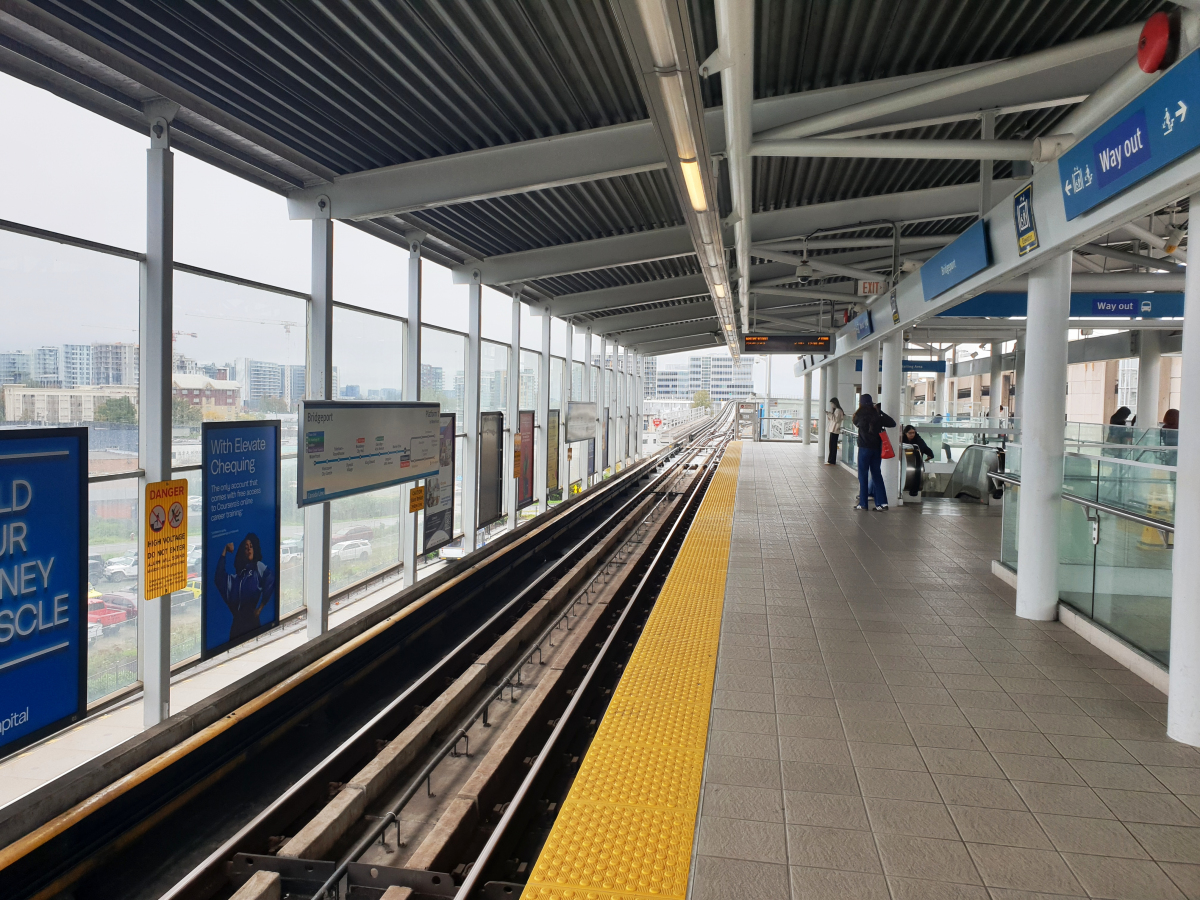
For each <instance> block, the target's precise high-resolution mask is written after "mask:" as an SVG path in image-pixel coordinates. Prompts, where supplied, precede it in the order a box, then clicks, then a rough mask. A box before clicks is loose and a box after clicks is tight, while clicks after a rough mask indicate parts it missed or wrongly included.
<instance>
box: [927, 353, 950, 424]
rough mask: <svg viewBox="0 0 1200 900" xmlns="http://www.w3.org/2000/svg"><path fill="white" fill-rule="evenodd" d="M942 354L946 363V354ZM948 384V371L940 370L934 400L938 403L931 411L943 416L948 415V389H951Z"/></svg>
mask: <svg viewBox="0 0 1200 900" xmlns="http://www.w3.org/2000/svg"><path fill="white" fill-rule="evenodd" d="M940 356H941V358H942V362H943V363H944V362H945V361H946V354H945V353H944V352H943V353H941V354H940ZM948 384H949V383H948V382H947V381H946V373H945V372H938V373H937V380H936V386H935V388H934V390H935V391H936V392H937V396H936V397H934V401H933V402H934V404H936V405H934V406H932V407H931V410H930V411H931V412H937V413H940V414H941V415H942V416H945V415H946V391H947V390H949V387H948Z"/></svg>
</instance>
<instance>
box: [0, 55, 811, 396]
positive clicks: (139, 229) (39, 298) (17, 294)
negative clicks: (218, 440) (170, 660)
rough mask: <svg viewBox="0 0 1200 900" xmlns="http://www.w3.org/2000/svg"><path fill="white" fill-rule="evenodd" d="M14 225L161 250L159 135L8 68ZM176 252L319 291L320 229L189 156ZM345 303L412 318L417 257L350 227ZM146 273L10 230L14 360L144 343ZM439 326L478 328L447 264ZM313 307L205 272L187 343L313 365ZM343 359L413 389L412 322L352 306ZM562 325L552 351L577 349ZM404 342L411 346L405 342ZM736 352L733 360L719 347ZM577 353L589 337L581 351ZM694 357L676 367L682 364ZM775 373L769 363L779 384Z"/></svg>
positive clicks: (357, 374) (433, 276)
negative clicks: (313, 255) (151, 203)
mask: <svg viewBox="0 0 1200 900" xmlns="http://www.w3.org/2000/svg"><path fill="white" fill-rule="evenodd" d="M0 109H3V110H4V112H5V135H4V139H3V140H2V141H0V171H3V172H4V173H5V176H6V177H5V179H4V180H5V189H4V191H2V192H0V218H3V219H8V220H10V221H14V222H20V223H22V224H25V225H33V226H36V227H38V228H43V229H47V230H49V231H56V232H60V233H64V234H70V235H74V236H77V237H82V238H86V239H88V240H91V241H97V242H100V243H103V244H109V245H112V246H116V247H122V248H125V249H130V250H136V251H143V250H144V249H145V245H146V225H145V222H146V174H145V166H146V149H147V147H148V145H149V141H148V139H147V138H145V137H143V136H142V135H140V134H138V133H137V132H135V131H133V130H131V129H128V128H126V127H124V126H122V125H117V124H115V123H113V122H110V121H109V120H107V119H104V118H102V117H100V116H97V115H95V114H93V113H90V112H88V111H86V110H83V109H81V108H80V107H77V106H75V105H73V104H71V103H69V102H67V101H66V100H62V99H60V98H58V97H56V96H54V95H53V94H50V93H48V92H47V91H43V90H41V89H39V88H35V87H32V86H30V85H27V84H25V83H24V82H22V81H19V80H17V79H15V78H12V77H10V76H8V75H4V74H0ZM174 159H175V258H176V260H177V261H178V262H183V263H189V264H191V265H195V266H201V267H203V268H206V269H212V270H215V271H220V272H226V273H229V274H233V275H238V276H240V277H243V278H248V279H253V280H255V281H259V282H263V283H267V284H273V285H277V286H280V287H285V288H290V289H292V290H298V291H308V289H309V253H310V227H311V226H310V223H308V222H306V221H298V222H293V221H290V220H289V219H288V217H287V209H286V204H285V202H284V199H283V197H282V196H280V195H278V194H274V193H272V192H270V191H267V190H264V189H262V188H259V187H257V186H255V185H252V184H250V183H249V182H247V181H244V180H242V179H241V178H238V177H236V176H234V175H230V174H228V173H226V172H223V171H221V170H220V169H217V168H215V167H213V166H210V165H208V164H206V163H203V162H201V161H199V160H196V159H193V158H192V157H189V156H188V155H187V154H185V153H183V152H176V153H175V155H174ZM334 242H335V256H334V259H335V262H334V295H335V297H336V298H337V299H338V300H340V301H342V302H345V303H352V304H355V305H357V306H363V307H367V308H370V309H376V310H380V311H383V312H388V313H391V314H393V315H405V314H406V311H407V265H408V261H407V257H408V254H407V252H406V251H403V250H401V249H400V248H397V247H394V246H392V245H391V244H387V243H385V242H383V241H380V240H377V239H375V238H372V237H370V236H368V235H365V234H363V233H362V232H360V231H358V230H356V229H354V228H352V227H349V226H345V225H342V224H341V223H338V224H337V226H336V227H335V232H334ZM137 269H138V267H137V264H136V263H135V262H133V261H130V260H124V259H120V258H117V257H112V256H105V255H102V254H97V253H94V252H90V251H85V250H78V249H74V248H71V247H66V246H63V245H61V244H55V243H51V242H47V241H43V240H38V239H35V238H27V237H24V236H20V235H14V234H12V233H10V232H0V309H3V323H4V324H3V328H0V350H32V349H33V348H35V347H38V346H42V345H55V344H65V343H92V342H94V341H130V342H133V341H136V340H137V329H138V271H137ZM423 277H424V282H423V283H424V310H423V319H424V321H425V322H426V323H429V324H436V325H440V326H442V327H447V328H455V329H456V330H464V331H465V330H466V329H465V319H466V291H467V288H466V286H465V285H454V284H452V283H451V278H450V274H449V272H448V271H446V270H445V269H442V268H441V267H440V266H436V265H431V264H427V265H426V268H425V272H424V276H423ZM483 319H484V320H483V334H484V337H486V338H489V339H492V340H499V341H504V342H507V341H508V340H509V339H510V335H511V300H510V299H509V298H508V297H507V296H505V295H503V294H501V293H500V292H498V291H491V290H485V292H484V317H483ZM304 321H305V311H304V303H303V301H301V300H299V299H296V298H293V297H288V296H284V295H279V294H272V293H266V292H262V291H256V290H251V289H248V288H242V287H236V286H233V285H229V284H227V283H224V282H217V281H212V280H210V279H205V278H201V277H198V276H193V275H186V274H179V273H177V275H176V278H175V329H176V330H177V331H178V332H180V334H179V335H178V336H177V338H176V345H175V349H176V351H177V352H180V353H184V354H186V355H187V356H190V357H193V358H195V359H197V360H199V361H201V362H210V361H211V362H215V363H217V364H222V363H225V362H232V361H233V360H235V359H237V358H239V357H244V356H249V357H252V358H256V359H266V360H272V361H276V362H282V363H302V362H303V360H304ZM334 334H335V346H334V364H335V365H337V366H338V369H339V377H340V381H341V383H342V384H360V385H361V386H363V388H364V389H366V388H370V387H397V388H398V387H399V386H400V383H399V379H400V373H401V371H402V367H401V364H400V357H399V355H398V350H399V344H400V343H401V340H400V328H399V325H398V324H396V325H389V324H387V323H381V322H380V321H379V320H378V319H373V320H369V319H366V318H365V317H363V316H358V315H355V314H353V313H346V312H339V313H338V317H337V319H336V321H335V328H334ZM564 341H565V326H564V324H563V323H562V322H559V321H557V320H556V321H554V323H553V328H552V352H553V353H554V354H556V355H562V354H563V353H564V351H565V344H564ZM521 344H522V346H523V347H526V348H529V349H539V348H540V346H541V320H540V319H536V318H533V317H531V316H530V315H529V309H528V307H524V306H523V308H522V335H521ZM393 347H396V348H397V352H393V350H392V348H393ZM707 352H709V353H716V354H719V355H726V354H727V351H725V350H714V351H707ZM575 354H576V358H577V359H578V358H580V357H581V354H582V338H578V339H577V341H576V350H575ZM686 355H687V354H673V355H670V356H664V357H662V360H663V361H664V362H670V361H673V360H682V359H684V358H686ZM793 362H794V359H793V358H792V357H790V356H789V357H779V358H776V360H775V363H774V368H773V370H772V374H773V385H774V393H775V394H776V396H798V395H799V394H798V392H799V390H800V383H799V379H794V378H793V377H792V364H793ZM765 375H766V366H765V364H764V361H763V360H761V359H760V360H759V361H758V363H757V365H755V385H756V389H757V390H758V391H759V392H762V391H763V390H764V389H765V385H766V377H765Z"/></svg>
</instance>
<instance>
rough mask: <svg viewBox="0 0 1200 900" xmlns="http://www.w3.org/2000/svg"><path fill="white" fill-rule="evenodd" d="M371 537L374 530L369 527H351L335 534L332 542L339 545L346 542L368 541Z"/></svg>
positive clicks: (373, 534)
mask: <svg viewBox="0 0 1200 900" xmlns="http://www.w3.org/2000/svg"><path fill="white" fill-rule="evenodd" d="M373 537H375V529H374V528H372V527H371V526H370V525H351V526H349V527H347V528H343V529H342V530H341V531H339V532H338V533H337V534H335V535H334V536H333V542H334V543H335V544H339V543H344V542H346V541H369V540H371V538H373Z"/></svg>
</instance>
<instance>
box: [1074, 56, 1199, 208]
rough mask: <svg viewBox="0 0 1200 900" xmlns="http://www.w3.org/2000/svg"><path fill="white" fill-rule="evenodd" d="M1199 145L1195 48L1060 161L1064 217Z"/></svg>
mask: <svg viewBox="0 0 1200 900" xmlns="http://www.w3.org/2000/svg"><path fill="white" fill-rule="evenodd" d="M1198 146H1200V50H1198V51H1196V52H1195V53H1192V54H1191V55H1189V56H1187V57H1185V58H1184V59H1183V60H1181V61H1180V62H1179V63H1178V64H1177V65H1176V66H1175V67H1174V68H1173V69H1171V71H1169V72H1167V74H1165V75H1163V76H1162V78H1160V79H1159V80H1158V81H1156V82H1154V84H1152V85H1150V87H1148V88H1147V89H1146V90H1145V91H1143V92H1142V94H1141V95H1140V96H1139V97H1138V98H1137V99H1136V100H1134V101H1133V102H1131V103H1128V104H1126V106H1125V108H1124V109H1122V110H1121V111H1120V112H1119V113H1117V114H1116V115H1115V116H1113V117H1112V118H1110V119H1109V120H1108V121H1107V122H1105V123H1104V124H1103V125H1101V126H1100V127H1099V128H1097V129H1096V130H1095V131H1093V132H1092V133H1091V134H1090V135H1088V136H1087V137H1085V138H1084V139H1083V140H1082V141H1080V142H1079V143H1078V144H1076V145H1075V146H1074V147H1072V148H1071V149H1070V150H1068V151H1067V152H1066V153H1064V154H1063V155H1062V156H1061V157H1060V158H1059V160H1058V179H1059V188H1060V189H1061V190H1062V196H1063V206H1064V207H1065V209H1066V213H1067V218H1068V219H1074V218H1075V217H1077V216H1080V215H1082V214H1083V213H1085V212H1087V211H1088V210H1089V209H1092V208H1093V207H1095V206H1098V205H1099V204H1101V203H1103V202H1104V201H1105V200H1107V199H1109V198H1110V197H1114V196H1116V195H1117V194H1119V193H1120V192H1121V191H1123V190H1125V189H1126V188H1129V187H1132V186H1133V185H1135V184H1137V183H1138V182H1139V181H1141V180H1142V179H1144V178H1147V177H1148V176H1150V175H1152V174H1154V173H1155V172H1157V171H1158V170H1159V169H1161V168H1163V167H1164V166H1166V165H1167V164H1168V163H1171V162H1174V161H1175V160H1177V159H1179V158H1180V157H1181V156H1183V155H1184V154H1186V153H1189V152H1190V151H1192V150H1194V149H1195V148H1196V147H1198Z"/></svg>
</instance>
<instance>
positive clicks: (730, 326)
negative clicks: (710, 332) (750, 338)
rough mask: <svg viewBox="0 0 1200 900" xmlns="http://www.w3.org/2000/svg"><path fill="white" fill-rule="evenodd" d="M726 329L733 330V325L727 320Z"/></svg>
mask: <svg viewBox="0 0 1200 900" xmlns="http://www.w3.org/2000/svg"><path fill="white" fill-rule="evenodd" d="M725 330H726V331H733V326H732V325H730V324H729V323H728V322H726V323H725Z"/></svg>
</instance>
